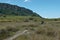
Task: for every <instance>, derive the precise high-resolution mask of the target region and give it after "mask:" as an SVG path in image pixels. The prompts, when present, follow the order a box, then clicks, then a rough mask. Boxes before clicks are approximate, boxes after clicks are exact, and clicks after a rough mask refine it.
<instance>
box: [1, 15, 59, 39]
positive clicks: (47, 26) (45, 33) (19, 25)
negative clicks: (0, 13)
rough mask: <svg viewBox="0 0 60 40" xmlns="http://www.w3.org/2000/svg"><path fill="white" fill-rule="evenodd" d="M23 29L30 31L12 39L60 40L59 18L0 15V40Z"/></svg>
mask: <svg viewBox="0 0 60 40" xmlns="http://www.w3.org/2000/svg"><path fill="white" fill-rule="evenodd" d="M25 29H27V30H29V32H31V33H30V34H27V35H25V34H24V35H21V36H19V37H17V38H16V39H14V40H60V19H44V18H42V19H41V18H39V17H31V16H6V17H0V40H2V39H4V38H6V37H9V36H12V35H14V33H15V32H16V31H18V30H25ZM1 31H4V32H1ZM1 33H3V34H2V35H1ZM4 33H5V34H4ZM6 34H8V35H6Z"/></svg>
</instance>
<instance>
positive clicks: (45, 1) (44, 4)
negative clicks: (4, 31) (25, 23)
mask: <svg viewBox="0 0 60 40" xmlns="http://www.w3.org/2000/svg"><path fill="white" fill-rule="evenodd" d="M1 2H2V3H9V4H13V5H18V6H21V7H25V8H28V9H31V10H32V11H34V12H36V13H38V14H39V15H41V16H42V17H45V18H58V17H60V0H0V3H1Z"/></svg>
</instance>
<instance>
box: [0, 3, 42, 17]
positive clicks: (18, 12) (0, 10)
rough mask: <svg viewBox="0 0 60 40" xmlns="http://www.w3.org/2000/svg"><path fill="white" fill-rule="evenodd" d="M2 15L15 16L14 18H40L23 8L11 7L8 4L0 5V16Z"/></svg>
mask: <svg viewBox="0 0 60 40" xmlns="http://www.w3.org/2000/svg"><path fill="white" fill-rule="evenodd" d="M2 15H15V16H37V17H41V16H40V15H38V14H37V13H35V12H33V11H32V10H29V9H27V8H24V7H19V6H17V5H11V4H8V3H0V16H2Z"/></svg>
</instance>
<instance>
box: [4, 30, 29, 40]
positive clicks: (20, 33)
mask: <svg viewBox="0 0 60 40" xmlns="http://www.w3.org/2000/svg"><path fill="white" fill-rule="evenodd" d="M27 32H28V30H24V31H18V32H16V34H15V35H14V36H12V37H9V38H7V39H4V40H13V39H15V38H17V37H18V36H20V35H23V34H25V33H27Z"/></svg>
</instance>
